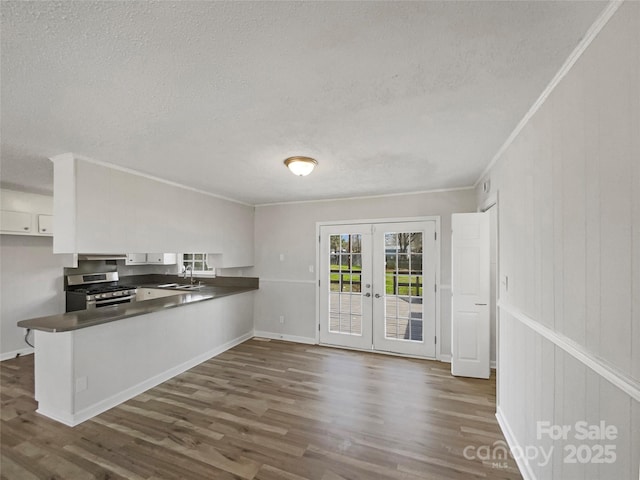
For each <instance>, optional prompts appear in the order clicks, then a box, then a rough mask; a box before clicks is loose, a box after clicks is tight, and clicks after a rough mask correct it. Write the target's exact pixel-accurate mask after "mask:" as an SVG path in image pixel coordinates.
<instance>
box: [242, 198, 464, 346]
mask: <svg viewBox="0 0 640 480" xmlns="http://www.w3.org/2000/svg"><path fill="white" fill-rule="evenodd" d="M472 211H475V196H474V192H473V190H471V189H466V190H456V191H447V192H437V193H435V192H434V193H421V194H412V195H402V196H390V197H376V198H365V199H353V200H334V201H320V202H308V203H291V204H283V205H272V206H259V207H256V213H255V249H256V250H255V268H254V270H253V271H252V272H251V274H252V275H255V276H259V277H260V290H259V291H258V292H257V294H256V305H255V329H256V331H258V332H263V331H264V332H269V333H273V334H281V335H286V336H294V337H303V338H307V339H309V338H313V339H315V336H316V332H315V329H316V323H315V322H316V312H315V301H316V300H315V299H316V296H315V295H316V288H315V278H316V274H315V273H312V272H310V271H309V266H313V267H314V268H315V265H316V244H317V238H316V222H327V221H338V220H358V219H377V218H394V217H416V216H427V215H440V216H441V273H440V281H441V289H440V295H441V302H440V307H441V332H440V333H439V335H438V338H439V341H441V343H442V351H443V353H444V354H445V355H450V353H451V321H450V317H451V308H450V306H451V305H450V304H451V214H452V213H460V212H472ZM281 254H283V255H284V260H283V261H280V255H281ZM281 315H284V316H285V323H284V324H280V323H279V318H280V316H281Z"/></svg>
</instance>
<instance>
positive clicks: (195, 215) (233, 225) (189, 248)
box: [52, 154, 254, 267]
mask: <svg viewBox="0 0 640 480" xmlns="http://www.w3.org/2000/svg"><path fill="white" fill-rule="evenodd" d="M52 161H53V163H54V192H55V195H54V213H55V217H54V220H55V235H54V246H53V249H54V252H55V253H82V252H92V253H98V252H211V253H220V254H221V263H222V264H221V265H219V266H221V267H244V266H250V265H253V221H254V209H253V207H250V206H247V205H243V204H240V203H235V202H231V201H228V200H223V199H220V198H218V197H214V196H212V195H207V194H204V193H200V192H196V191H194V190H191V189H188V188H184V187H181V186H177V185H174V184H170V183H167V182H164V181H161V180H156V179H154V178H150V177H147V176H143V175H139V174H136V173H130V172H125V171H122V170H119V169H116V168H113V167H111V166H107V165H104V164H98V163H96V162H93V161H90V160H87V159H79V158H75V157H74V156H73V155H72V154H64V155H59V156H57V157H54V158H53V159H52ZM147 255H148V258H147V259H146V262H145V263H162V264H165V265H167V264H175V263H176V261H175V259H173V260H171V259H167V258H164V257H163V258H158V259H154V258H151V262H150V259H149V255H154V254H147ZM155 260H157V261H155ZM167 262H170V263H167Z"/></svg>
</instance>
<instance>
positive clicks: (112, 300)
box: [87, 295, 136, 306]
mask: <svg viewBox="0 0 640 480" xmlns="http://www.w3.org/2000/svg"><path fill="white" fill-rule="evenodd" d="M123 300H131V301H132V302H134V301H135V300H136V296H135V295H128V296H126V297H110V298H101V299H100V300H87V305H95V306H98V305H104V304H105V303H114V304H115V305H117V304H118V303H122V301H123ZM116 302H117V303H116Z"/></svg>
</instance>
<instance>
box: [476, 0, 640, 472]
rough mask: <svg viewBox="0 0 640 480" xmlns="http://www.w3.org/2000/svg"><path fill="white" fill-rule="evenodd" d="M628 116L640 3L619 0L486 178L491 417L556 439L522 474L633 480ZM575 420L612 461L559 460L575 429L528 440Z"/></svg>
mask: <svg viewBox="0 0 640 480" xmlns="http://www.w3.org/2000/svg"><path fill="white" fill-rule="evenodd" d="M639 116H640V3H638V2H625V3H624V4H622V6H621V7H620V8H619V10H618V11H617V12H616V13H615V14H614V16H613V17H612V18H611V19H610V20H609V22H608V23H607V24H606V25H605V26H604V28H603V29H602V31H600V33H599V34H598V35H597V36H596V37H595V39H594V40H593V42H592V43H591V44H590V45H589V46H588V47H587V48H586V50H585V51H584V53H583V54H582V56H581V57H580V58H579V59H578V60H577V62H576V63H575V64H574V65H573V67H572V68H571V69H570V70H569V71H568V73H567V74H566V76H564V78H562V80H560V82H559V83H558V84H557V86H556V87H555V88H554V89H553V90H552V92H551V94H550V95H549V96H548V97H547V99H546V101H545V102H544V103H543V104H542V105H541V106H540V108H539V109H538V110H537V112H536V113H535V114H534V115H533V116H532V118H531V119H530V120H529V121H528V123H527V124H526V125H525V126H524V128H523V129H522V130H521V131H520V133H519V134H518V135H517V137H516V138H515V140H514V141H513V143H511V144H510V145H509V146H508V148H507V149H506V150H505V151H504V153H503V154H502V155H501V157H500V158H499V160H498V162H497V163H496V164H495V166H494V167H493V168H492V169H491V171H490V173H489V175H488V178H490V180H491V185H492V190H497V191H498V196H499V202H500V203H499V228H500V231H499V242H500V245H499V248H500V256H499V269H500V272H499V276H500V281H501V285H500V291H499V296H500V303H499V315H500V318H499V337H498V341H499V354H498V358H499V363H498V409H499V411H498V416H499V419H500V420H501V422H502V424H503V426H504V427H505V430H506V433H507V436H508V437H510V439H511V441H512V443H514V444H517V445H520V446H522V447H526V446H529V445H532V446H539V445H543V446H555V448H556V450H555V454H554V456H553V461H552V462H551V463H550V464H549V465H547V466H541V465H539V464H538V463H537V462H530V464H529V466H528V467H527V466H525V469H524V471H523V473H524V474H525V475H526V477H528V478H538V479H545V480H547V479H562V480H565V479H583V478H629V479H631V478H638V472H639V462H640V404H639V400H640V293H639V292H640V122H639ZM480 184H482V182H481V183H480ZM485 197H486V196H485V194H483V193H482V192H481V191H480V189H478V204H483V203H484V202H485V201H486V198H485ZM505 277H508V289H507V288H506V287H507V286H506V282H505ZM578 420H586V421H587V422H589V423H591V424H598V422H600V421H605V422H606V423H607V424H612V425H615V426H616V427H617V429H618V431H619V437H618V438H617V439H616V440H615V441H605V442H595V443H601V444H614V445H615V448H616V455H617V459H616V461H615V463H612V464H595V463H586V464H580V463H577V464H569V463H565V462H564V460H563V459H564V457H565V455H566V452H564V451H563V448H564V447H565V446H566V445H570V444H574V445H580V444H582V443H585V442H584V441H579V440H576V439H575V438H574V437H573V433H570V434H569V437H568V439H567V440H564V441H559V442H557V443H555V444H553V443H552V442H550V441H548V439H547V438H546V437H544V436H543V438H542V439H539V438H538V435H537V431H536V424H537V422H538V421H549V422H551V423H552V424H558V425H575V422H576V421H578ZM587 443H588V444H589V445H592V444H593V443H594V442H591V443H589V442H587Z"/></svg>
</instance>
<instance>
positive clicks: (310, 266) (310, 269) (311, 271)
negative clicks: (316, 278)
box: [309, 265, 313, 273]
mask: <svg viewBox="0 0 640 480" xmlns="http://www.w3.org/2000/svg"><path fill="white" fill-rule="evenodd" d="M309 273H313V265H309Z"/></svg>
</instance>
